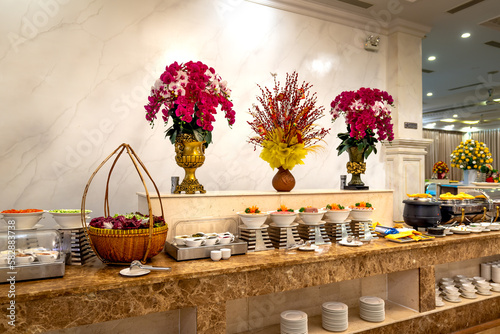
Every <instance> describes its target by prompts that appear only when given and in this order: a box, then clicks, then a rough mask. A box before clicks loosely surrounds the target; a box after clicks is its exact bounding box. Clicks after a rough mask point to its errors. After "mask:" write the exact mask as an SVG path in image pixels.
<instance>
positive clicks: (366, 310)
mask: <svg viewBox="0 0 500 334" xmlns="http://www.w3.org/2000/svg"><path fill="white" fill-rule="evenodd" d="M359 316H360V317H361V319H363V320H366V321H370V322H382V321H384V319H385V302H384V300H383V299H382V298H378V297H370V296H364V297H361V298H359Z"/></svg>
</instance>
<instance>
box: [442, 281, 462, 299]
mask: <svg viewBox="0 0 500 334" xmlns="http://www.w3.org/2000/svg"><path fill="white" fill-rule="evenodd" d="M441 290H442V291H443V293H444V297H443V299H444V300H446V301H448V302H453V303H459V302H461V301H462V300H461V299H460V292H459V291H458V288H457V287H455V285H448V286H441Z"/></svg>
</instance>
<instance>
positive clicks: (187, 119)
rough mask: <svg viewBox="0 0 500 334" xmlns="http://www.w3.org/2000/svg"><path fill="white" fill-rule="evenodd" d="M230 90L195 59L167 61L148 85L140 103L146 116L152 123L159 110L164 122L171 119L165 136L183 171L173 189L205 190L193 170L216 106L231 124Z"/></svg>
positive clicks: (206, 142)
mask: <svg viewBox="0 0 500 334" xmlns="http://www.w3.org/2000/svg"><path fill="white" fill-rule="evenodd" d="M230 93H231V90H230V89H229V88H228V87H227V82H226V81H223V80H222V79H221V77H220V76H219V75H218V74H217V73H215V70H214V69H213V68H212V67H208V66H207V65H205V64H203V63H202V62H199V61H198V62H193V61H189V62H187V63H185V64H184V63H181V64H178V63H177V62H174V63H173V64H170V65H169V66H167V67H166V69H165V71H164V72H163V73H162V75H161V76H160V78H159V79H158V80H156V82H155V84H154V86H153V87H152V88H151V94H150V96H149V97H148V104H147V105H145V106H144V108H145V110H146V120H147V121H149V122H150V124H151V126H154V122H155V120H156V119H157V117H158V115H159V114H160V115H161V118H162V120H163V122H164V124H165V125H168V122H169V120H170V119H172V124H171V125H170V127H169V128H167V130H166V131H165V137H168V138H169V139H170V142H171V143H172V144H175V152H176V157H175V160H176V162H177V164H178V165H179V166H180V167H182V168H184V170H185V173H186V176H185V177H184V180H183V181H182V183H181V184H180V185H179V186H177V188H176V189H175V193H180V192H182V191H185V192H186V193H188V194H193V193H195V192H196V191H200V192H202V193H205V192H206V191H205V190H204V188H203V186H202V185H201V184H200V183H199V182H198V180H197V179H196V177H195V175H194V173H195V170H196V168H198V167H201V166H202V165H203V163H204V161H205V156H204V152H205V148H207V147H208V145H209V144H210V143H211V142H212V131H213V129H214V127H213V122H215V117H214V115H215V114H216V113H217V108H218V107H219V106H221V109H222V110H223V111H224V114H225V118H226V119H227V122H228V124H229V126H231V125H233V124H234V121H235V112H234V110H233V103H232V102H231V101H230Z"/></svg>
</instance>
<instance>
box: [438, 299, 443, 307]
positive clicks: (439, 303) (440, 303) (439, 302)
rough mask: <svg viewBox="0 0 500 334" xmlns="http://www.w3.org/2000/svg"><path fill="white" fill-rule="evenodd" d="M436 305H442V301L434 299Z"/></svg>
mask: <svg viewBox="0 0 500 334" xmlns="http://www.w3.org/2000/svg"><path fill="white" fill-rule="evenodd" d="M436 306H444V303H443V301H442V300H436Z"/></svg>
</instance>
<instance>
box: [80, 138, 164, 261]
mask: <svg viewBox="0 0 500 334" xmlns="http://www.w3.org/2000/svg"><path fill="white" fill-rule="evenodd" d="M124 150H126V151H127V154H128V156H129V157H130V160H131V161H132V163H133V164H134V167H135V169H136V171H137V173H138V174H139V177H140V178H141V181H142V184H143V186H144V190H145V191H146V198H147V201H148V211H149V212H148V213H149V238H148V245H147V248H146V253H145V254H144V258H143V259H142V260H141V263H143V264H144V263H146V260H147V256H148V254H149V251H150V248H151V241H152V238H153V224H154V216H153V209H152V208H151V198H150V196H149V191H148V188H147V186H146V183H145V181H144V177H143V176H142V173H141V171H140V169H139V166H138V165H137V164H139V165H140V166H141V167H142V169H143V170H144V172H145V173H146V174H147V176H148V177H149V179H150V180H151V182H152V183H153V186H154V188H155V190H156V193H157V195H158V199H159V201H160V209H161V215H162V217H163V221H165V223H166V220H165V213H164V211H163V204H162V202H161V196H160V191H159V190H158V187H157V186H156V183H155V182H154V180H153V178H152V177H151V174H149V172H148V170H147V169H146V166H145V165H144V163H143V162H142V161H141V159H139V157H138V156H137V154H136V153H135V152H134V150H133V149H132V147H130V145H128V144H125V143H123V144H121V145H120V146H118V148H117V149H116V150H114V151H113V153H111V154H110V155H109V156H108V157H107V158H106V159H104V161H103V162H101V164H100V165H99V166H98V167H97V169H96V170H95V171H94V173H92V175H91V176H90V179H89V181H88V182H87V185H86V186H85V190H84V191H83V196H82V208H81V212H80V217H81V222H82V226H83V227H84V230H85V235H86V237H87V240H88V241H89V243H90V247H91V248H92V250H93V251H94V253H95V254H96V255H97V257H98V258H99V259H100V260H101V261H102V262H104V263H110V262H109V261H107V260H105V259H103V258H102V257H101V256H100V255H99V253H98V252H97V251H96V249H95V246H94V244H93V243H92V239H91V238H90V236H89V233H88V226H87V223H86V221H85V201H86V198H87V192H88V190H89V187H90V184H91V183H92V180H93V179H94V177H95V175H96V174H97V172H98V171H99V170H100V169H101V168H102V166H104V165H105V164H106V162H107V161H108V160H109V159H110V158H111V157H112V156H113V155H115V154H116V153H117V152H118V151H119V153H118V155H117V156H116V158H115V160H114V161H113V164H112V166H111V169H110V171H109V174H108V178H107V181H106V192H105V194H104V214H105V216H106V217H107V216H109V199H108V198H109V197H108V193H109V180H110V178H111V173H112V172H113V169H114V167H115V165H116V162H117V161H118V158H119V157H120V156H121V155H122V153H123V151H124ZM134 158H135V159H134Z"/></svg>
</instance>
